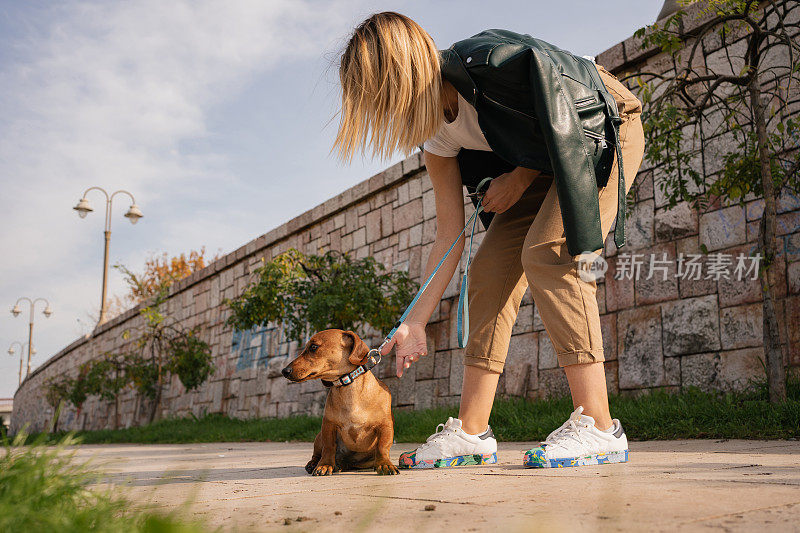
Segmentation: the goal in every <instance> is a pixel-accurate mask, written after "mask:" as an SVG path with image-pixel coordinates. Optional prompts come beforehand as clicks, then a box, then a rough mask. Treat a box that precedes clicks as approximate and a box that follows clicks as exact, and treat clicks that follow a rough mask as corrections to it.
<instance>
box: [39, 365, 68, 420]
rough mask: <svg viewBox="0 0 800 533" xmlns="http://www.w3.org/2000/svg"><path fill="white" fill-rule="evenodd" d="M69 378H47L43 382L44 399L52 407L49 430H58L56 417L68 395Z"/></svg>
mask: <svg viewBox="0 0 800 533" xmlns="http://www.w3.org/2000/svg"><path fill="white" fill-rule="evenodd" d="M70 387H71V384H70V380H68V379H57V378H52V377H51V378H49V379H48V380H47V381H46V382H45V393H44V394H45V400H46V401H47V405H49V406H50V407H52V408H53V419H52V420H51V422H50V427H51V428H52V429H51V431H58V418H59V415H60V414H61V406H62V404H63V402H65V401H66V400H67V399H68V398H69V395H70Z"/></svg>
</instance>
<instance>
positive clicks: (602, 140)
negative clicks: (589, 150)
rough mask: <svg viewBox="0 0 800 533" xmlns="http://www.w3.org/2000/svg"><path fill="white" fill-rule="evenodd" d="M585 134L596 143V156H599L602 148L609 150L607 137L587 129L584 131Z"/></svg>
mask: <svg viewBox="0 0 800 533" xmlns="http://www.w3.org/2000/svg"><path fill="white" fill-rule="evenodd" d="M583 133H584V135H586V136H587V137H589V138H590V139H592V140H593V141H594V155H597V152H598V150H600V148H603V149H606V148H608V141H607V140H606V137H605V135H600V134H599V133H595V132H593V131H592V130H587V129H584V130H583Z"/></svg>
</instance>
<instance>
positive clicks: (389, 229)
mask: <svg viewBox="0 0 800 533" xmlns="http://www.w3.org/2000/svg"><path fill="white" fill-rule="evenodd" d="M392 219H393V210H392V206H391V205H384V206H383V207H381V237H388V236H390V235H392V234H394V226H393V224H392Z"/></svg>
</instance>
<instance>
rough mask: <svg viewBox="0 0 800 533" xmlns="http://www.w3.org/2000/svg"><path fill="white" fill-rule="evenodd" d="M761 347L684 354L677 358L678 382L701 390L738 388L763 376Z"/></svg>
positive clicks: (762, 352)
mask: <svg viewBox="0 0 800 533" xmlns="http://www.w3.org/2000/svg"><path fill="white" fill-rule="evenodd" d="M763 357H764V351H763V349H762V348H746V349H743V350H733V351H729V352H713V353H700V354H694V355H687V356H685V357H682V358H681V383H682V385H683V386H684V387H688V386H694V387H698V388H700V389H702V390H741V389H744V388H746V387H747V385H748V381H749V380H753V379H759V378H761V379H763V377H764V371H763V366H762V362H761V361H762V360H763Z"/></svg>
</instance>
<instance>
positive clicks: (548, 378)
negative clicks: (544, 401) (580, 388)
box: [537, 368, 569, 398]
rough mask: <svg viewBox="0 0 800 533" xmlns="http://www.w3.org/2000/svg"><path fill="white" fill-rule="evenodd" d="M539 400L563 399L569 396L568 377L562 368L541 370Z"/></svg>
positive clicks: (538, 390)
mask: <svg viewBox="0 0 800 533" xmlns="http://www.w3.org/2000/svg"><path fill="white" fill-rule="evenodd" d="M537 395H538V397H539V398H563V397H564V396H569V383H568V382H567V375H566V374H565V373H564V370H563V369H562V368H548V369H545V370H539V388H538V389H537Z"/></svg>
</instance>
